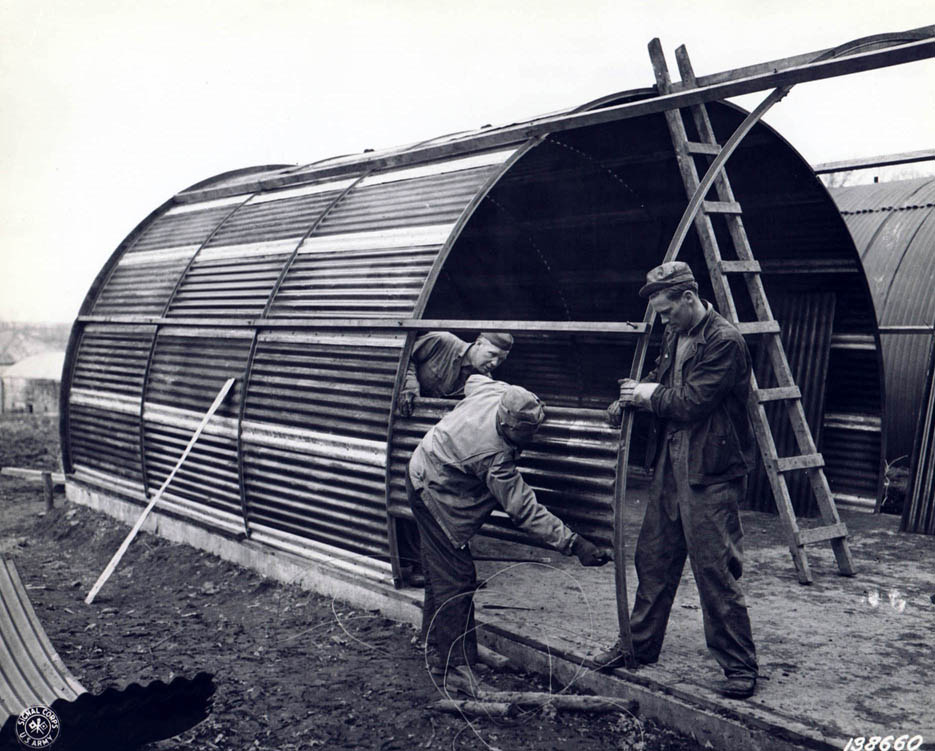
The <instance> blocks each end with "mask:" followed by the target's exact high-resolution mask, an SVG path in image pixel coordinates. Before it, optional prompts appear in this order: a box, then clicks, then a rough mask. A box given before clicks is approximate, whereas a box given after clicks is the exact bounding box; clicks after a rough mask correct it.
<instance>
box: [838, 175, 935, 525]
mask: <svg viewBox="0 0 935 751" xmlns="http://www.w3.org/2000/svg"><path fill="white" fill-rule="evenodd" d="M831 195H832V197H833V198H834V200H835V202H836V203H837V204H838V206H839V207H840V209H841V213H842V215H843V216H844V220H845V221H846V222H847V227H848V229H849V230H850V232H851V235H853V237H854V243H855V245H856V246H857V250H858V251H859V252H860V257H861V261H862V263H863V266H864V270H865V272H866V276H867V280H868V282H869V284H870V291H871V293H872V294H873V301H874V305H875V307H876V313H877V320H878V322H879V325H880V328H881V334H880V340H881V344H882V352H883V361H884V370H885V389H884V390H885V394H886V399H885V403H884V407H883V414H884V429H885V432H886V460H887V461H888V462H892V463H897V462H900V463H902V465H903V466H909V465H910V464H913V465H914V464H916V463H917V462H919V461H920V456H919V452H920V446H921V444H920V443H919V442H918V441H917V440H916V434H917V427H919V420H920V415H923V417H924V414H925V412H926V386H927V379H926V374H927V373H929V368H930V365H929V363H930V359H931V357H932V346H933V335H932V326H933V325H935V294H933V289H935V178H933V177H923V178H917V179H914V180H897V181H893V182H884V183H873V184H870V185H856V186H851V187H843V188H834V189H832V190H831ZM928 377H929V378H931V376H930V375H929V376H928ZM920 429H922V430H923V433H924V431H925V430H926V428H925V427H924V426H922V427H921V428H920ZM928 429H929V430H930V428H928ZM919 440H922V439H919ZM919 466H920V468H922V469H923V470H924V468H925V467H926V466H928V467H929V469H928V470H927V471H928V472H931V471H932V470H931V464H926V462H925V461H922V463H921V464H920V465H919ZM923 474H924V471H923ZM917 480H918V481H919V482H923V483H925V482H928V484H929V486H930V485H931V480H930V479H929V480H927V481H926V480H925V478H924V477H918V478H917ZM929 499H930V500H929V502H928V503H929V504H931V503H932V501H931V493H929ZM910 513H911V514H912V519H910V518H909V515H910ZM931 513H932V512H931V511H928V512H925V513H923V512H922V510H921V509H917V511H916V512H910V508H909V507H908V506H907V507H906V508H905V514H906V516H905V517H904V523H905V525H906V526H907V528H908V529H910V530H913V531H922V528H927V529H928V531H929V533H933V532H935V529H933V528H932V525H931V522H929V523H928V524H927V525H926V524H925V523H923V522H922V521H920V519H921V516H926V515H931ZM919 515H921V516H919ZM920 524H921V525H922V527H920V526H919V525H920Z"/></svg>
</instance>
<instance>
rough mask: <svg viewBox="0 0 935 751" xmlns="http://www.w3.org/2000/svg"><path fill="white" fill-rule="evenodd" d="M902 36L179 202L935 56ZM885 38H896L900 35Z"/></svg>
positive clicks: (439, 155)
mask: <svg viewBox="0 0 935 751" xmlns="http://www.w3.org/2000/svg"><path fill="white" fill-rule="evenodd" d="M901 35H904V36H907V37H910V36H913V35H916V36H918V37H920V38H918V39H915V40H914V41H909V42H904V43H901V44H895V45H893V46H889V47H886V48H885V49H873V50H871V51H869V52H859V53H856V54H848V55H845V56H842V57H837V58H832V59H829V60H822V61H820V62H808V60H810V59H814V58H815V57H817V56H820V55H821V54H824V53H825V52H826V51H825V50H822V51H820V52H818V53H807V54H805V55H798V56H796V57H795V58H786V60H789V61H795V64H790V65H789V66H788V67H784V68H783V69H781V70H773V69H771V68H769V67H768V66H769V63H761V64H759V65H755V66H750V67H748V68H740V69H736V70H734V71H725V72H724V73H722V74H719V75H720V76H722V77H725V80H723V81H719V82H712V83H707V84H706V83H705V81H706V80H710V79H711V78H712V77H701V78H699V79H698V83H699V85H698V87H697V88H690V89H685V90H684V91H676V92H674V93H670V94H666V95H664V96H657V97H653V98H651V99H644V100H641V101H637V102H630V103H627V104H619V105H615V106H612V107H603V108H600V109H595V110H586V111H584V112H573V113H565V114H561V115H553V116H550V117H543V118H540V119H538V120H533V121H530V122H527V123H522V124H518V125H508V126H505V127H502V128H490V129H486V130H482V131H475V132H474V133H471V134H469V135H466V136H464V137H462V138H455V139H453V140H451V141H447V142H445V143H441V144H433V145H427V146H421V147H419V146H416V147H413V148H411V149H408V150H405V151H397V152H393V153H391V154H385V155H382V156H377V155H374V156H368V155H367V154H361V155H360V156H359V157H358V158H357V159H356V160H354V161H348V162H344V163H342V164H332V165H323V166H320V167H315V166H310V167H308V168H302V169H299V170H296V171H293V172H290V173H288V174H282V175H277V176H275V177H271V178H266V179H259V180H254V181H248V182H244V183H241V184H239V185H235V186H230V187H227V188H214V189H210V188H209V189H207V190H195V191H183V192H182V193H179V194H178V195H176V197H175V200H176V202H178V203H190V202H193V201H204V200H208V199H209V198H220V197H222V196H229V195H237V194H241V193H252V192H256V191H260V190H269V189H273V188H279V187H283V186H286V185H299V184H303V183H311V182H317V181H319V180H323V179H325V178H331V177H335V176H337V175H348V174H359V173H360V172H362V171H364V170H368V169H381V170H382V169H392V168H396V167H403V166H406V165H411V164H416V163H419V162H426V161H431V160H435V159H445V158H448V157H453V156H456V155H460V154H467V153H471V152H476V151H483V150H486V149H496V148H501V147H504V146H509V145H518V144H521V143H523V142H525V141H526V140H528V139H530V138H536V137H539V136H542V135H545V134H549V133H558V132H561V131H566V130H573V129H575V128H584V127H588V126H591V125H603V124H605V123H611V122H616V121H618V120H626V119H628V118H632V117H640V116H643V115H651V114H655V113H659V112H665V111H666V110H671V109H675V108H678V107H688V106H690V105H693V104H702V103H704V102H710V101H715V100H720V99H727V98H730V97H735V96H741V95H743V94H751V93H753V92H756V91H764V90H767V89H773V88H776V87H780V86H793V85H795V84H797V83H805V82H807V81H819V80H823V79H826V78H835V77H837V76H843V75H849V74H852V73H861V72H864V71H868V70H876V69H878V68H886V67H889V66H892V65H901V64H903V63H909V62H914V61H917V60H925V59H928V58H932V57H935V27H924V28H923V29H918V30H912V31H910V32H902V33H901ZM887 36H888V37H894V36H898V35H887Z"/></svg>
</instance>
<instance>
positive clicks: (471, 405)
mask: <svg viewBox="0 0 935 751" xmlns="http://www.w3.org/2000/svg"><path fill="white" fill-rule="evenodd" d="M506 388H507V384H506V383H503V382H502V381H495V380H493V379H492V378H489V377H488V376H485V375H479V374H477V375H472V376H471V377H470V378H468V379H467V382H466V383H465V385H464V399H462V400H461V401H460V402H458V405H457V406H456V407H455V408H454V409H453V410H452V411H451V412H449V413H448V414H447V415H445V416H444V417H443V418H442V419H441V420H440V421H439V422H438V423H437V424H436V425H435V426H434V427H433V428H432V429H431V430H429V432H428V433H426V434H425V437H424V438H423V439H422V441H421V442H420V443H419V445H418V446H417V447H416V450H415V451H414V452H413V454H412V459H411V460H410V461H409V479H410V481H411V482H412V486H413V488H415V489H416V490H418V491H421V494H422V501H423V503H425V505H426V507H427V508H428V510H429V512H430V513H431V514H432V516H433V517H434V518H435V521H437V522H438V525H439V526H440V527H441V528H442V529H443V530H444V532H445V534H446V535H447V537H448V539H449V540H450V541H451V544H452V545H454V546H455V547H456V548H460V547H462V546H463V545H464V544H465V543H467V541H468V540H470V539H471V538H472V537H473V536H474V534H475V533H476V532H477V530H478V529H480V527H481V525H482V524H483V523H484V521H485V520H486V519H487V517H488V516H490V513H491V512H492V511H493V510H494V509H495V508H497V506H500V507H501V508H502V509H503V510H504V511H506V513H507V514H508V515H509V516H510V518H511V519H512V520H513V522H514V523H515V524H516V525H517V526H518V527H520V528H522V529H523V530H525V531H526V532H528V533H529V534H531V535H532V536H534V537H536V538H538V539H539V540H541V541H542V542H544V543H545V544H546V545H549V546H551V547H553V548H555V549H556V550H559V551H561V552H562V553H564V554H565V555H569V554H570V553H571V544H572V542H573V538H574V536H575V535H574V532H572V531H571V530H570V529H569V528H568V527H566V526H565V525H564V524H563V523H562V521H561V520H560V519H559V518H558V517H556V516H555V515H553V514H552V513H550V512H549V510H548V509H546V508H545V506H542V505H541V504H540V503H539V502H538V501H536V494H535V492H534V491H533V489H532V488H531V487H529V485H527V484H526V482H525V481H524V480H523V477H522V475H521V474H520V473H519V470H518V469H517V467H516V460H517V458H518V457H519V455H520V449H519V448H517V447H516V446H514V445H513V444H512V443H510V442H509V441H508V440H507V439H506V438H504V437H503V436H502V435H500V434H499V433H498V432H497V406H498V405H499V404H500V396H501V395H502V394H503V392H504V391H505V390H506Z"/></svg>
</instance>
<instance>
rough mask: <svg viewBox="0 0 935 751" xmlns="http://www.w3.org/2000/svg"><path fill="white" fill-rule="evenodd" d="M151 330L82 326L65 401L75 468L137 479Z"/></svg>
mask: <svg viewBox="0 0 935 751" xmlns="http://www.w3.org/2000/svg"><path fill="white" fill-rule="evenodd" d="M155 330H156V329H155V327H154V326H124V327H120V328H114V327H107V326H101V325H92V326H88V327H87V328H85V330H84V331H83V332H82V336H81V341H80V343H79V345H78V350H77V354H76V357H75V365H74V369H73V372H72V376H71V388H70V391H69V399H68V407H67V409H68V419H69V423H70V434H71V438H72V439H71V442H70V450H71V458H72V462H73V465H74V469H75V471H76V472H78V473H81V472H85V471H90V472H92V473H93V472H103V473H107V474H110V475H115V476H117V477H119V478H121V480H123V481H124V482H129V483H131V484H141V483H142V478H143V474H142V465H141V453H140V400H141V397H142V391H143V382H144V380H145V377H146V366H147V362H148V359H149V352H150V349H151V347H152V341H153V335H154V333H155Z"/></svg>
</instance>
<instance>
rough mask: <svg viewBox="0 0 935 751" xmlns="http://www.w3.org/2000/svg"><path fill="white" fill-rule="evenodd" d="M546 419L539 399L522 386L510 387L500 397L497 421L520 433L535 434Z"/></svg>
mask: <svg viewBox="0 0 935 751" xmlns="http://www.w3.org/2000/svg"><path fill="white" fill-rule="evenodd" d="M544 419H545V409H544V408H543V406H542V402H541V401H539V397H538V396H536V395H535V394H534V393H532V392H531V391H527V390H526V389H524V388H523V387H522V386H508V387H507V389H506V391H504V392H503V394H502V395H501V396H500V404H499V405H498V406H497V420H498V421H499V422H500V424H501V425H504V426H506V427H508V428H510V429H511V430H515V431H517V432H519V433H528V434H529V435H532V434H533V433H535V432H536V431H537V430H538V429H539V426H540V425H541V424H542V421H543V420H544Z"/></svg>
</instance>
